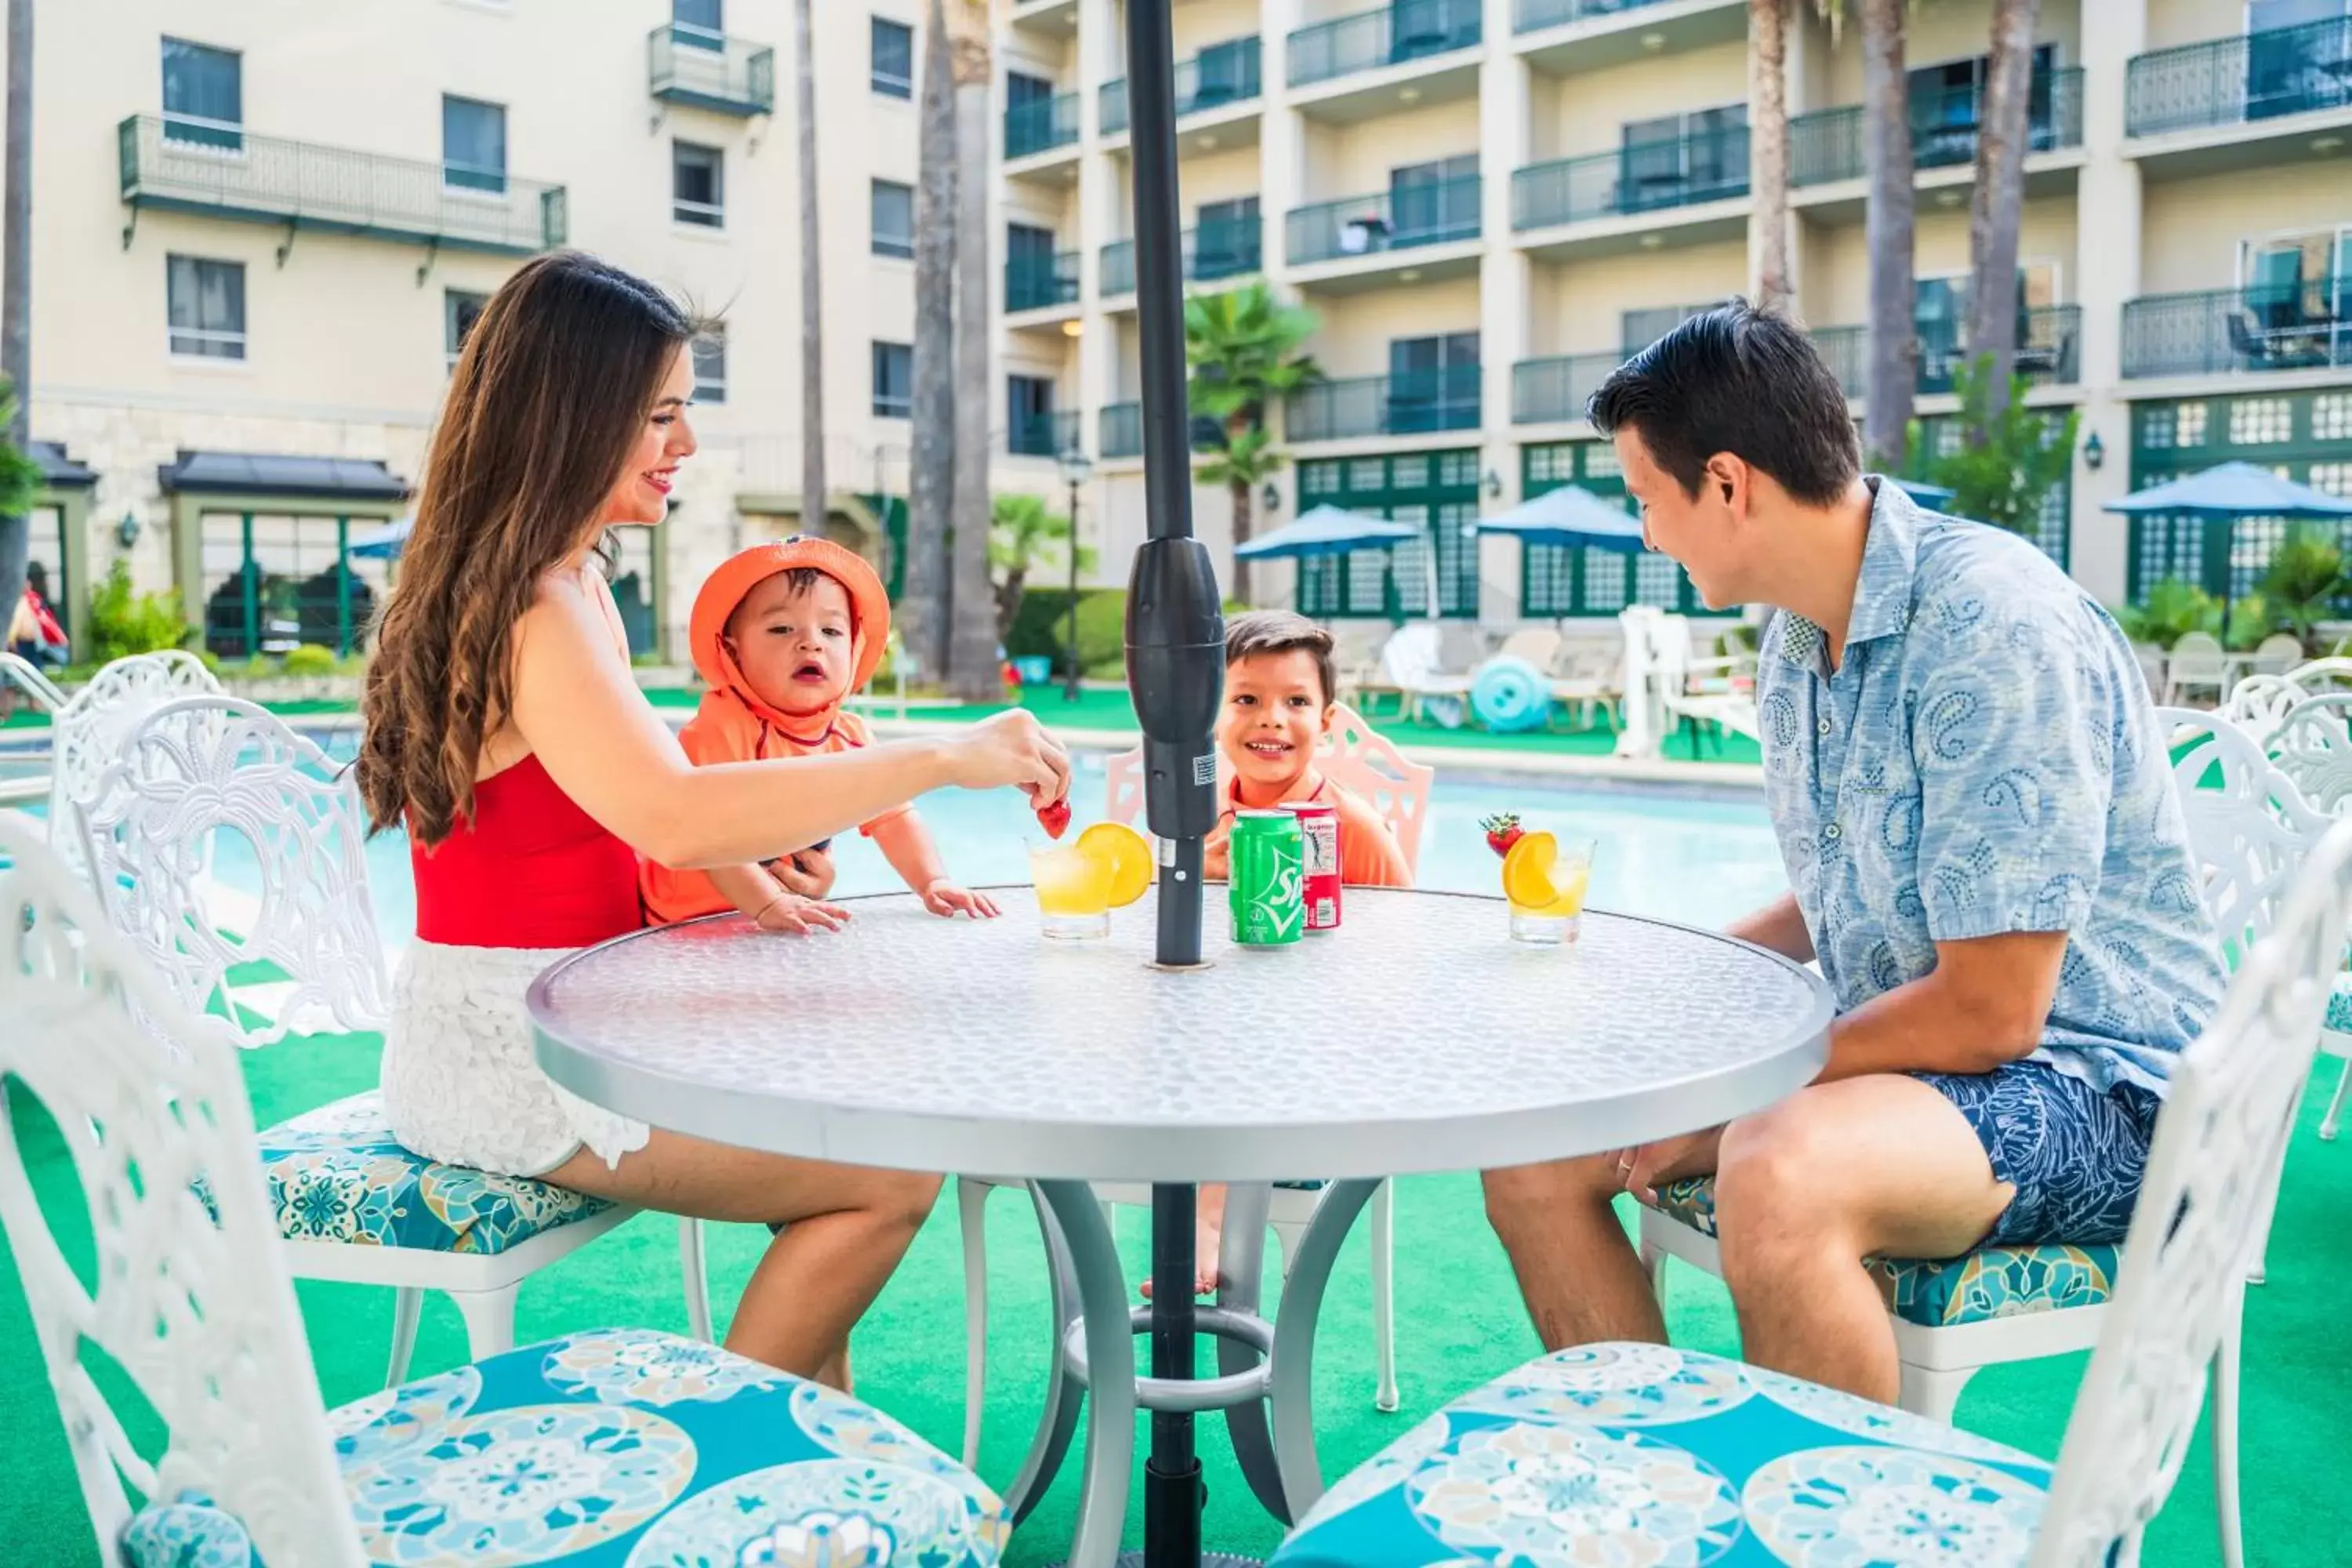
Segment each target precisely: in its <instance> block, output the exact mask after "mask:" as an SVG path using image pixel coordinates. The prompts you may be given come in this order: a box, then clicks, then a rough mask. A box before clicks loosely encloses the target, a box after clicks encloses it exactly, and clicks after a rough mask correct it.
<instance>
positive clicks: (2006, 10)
mask: <svg viewBox="0 0 2352 1568" xmlns="http://www.w3.org/2000/svg"><path fill="white" fill-rule="evenodd" d="M2040 10H2041V0H1993V8H1992V53H1991V56H1990V58H1989V59H1988V60H1987V61H1986V65H1985V85H1984V102H1983V103H1982V105H1980V106H1979V110H1978V113H1977V184H1976V195H1975V196H1974V197H1973V199H1972V200H1971V201H1970V203H1969V325H1968V333H1969V335H1968V343H1969V354H1970V355H1971V356H1976V357H1979V359H1981V358H1983V357H1984V356H1990V361H1991V363H1990V364H1989V365H1984V366H1982V367H1981V368H1980V371H1979V374H1980V375H1981V377H1982V381H1983V388H1984V403H1983V406H1984V413H1985V423H1984V424H1983V425H1980V426H1977V427H1975V428H1973V429H1971V430H1970V431H1969V440H1970V441H1971V442H1976V443H1979V444H1980V443H1982V442H1983V440H1984V439H1985V435H1986V431H1987V430H1989V429H1990V427H1991V426H1993V425H1994V424H1996V423H1998V422H1999V420H2000V414H2001V411H2002V410H2003V409H2004V408H2006V407H2008V406H2009V378H2010V375H2011V373H2012V372H2013V371H2014V370H2015V368H2016V365H2017V303H2018V301H2017V228H2018V223H2019V221H2020V219H2021V216H2022V214H2023V210H2024V205H2025V147H2026V138H2027V135H2028V119H2029V114H2030V111H2031V108H2032V97H2033V24H2034V20H2035V16H2036V13H2038V12H2039V11H2040Z"/></svg>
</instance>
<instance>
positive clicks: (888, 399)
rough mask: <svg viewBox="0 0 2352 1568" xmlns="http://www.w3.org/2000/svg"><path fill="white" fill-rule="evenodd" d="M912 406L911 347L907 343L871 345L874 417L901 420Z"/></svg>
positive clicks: (913, 353) (913, 382) (913, 389)
mask: <svg viewBox="0 0 2352 1568" xmlns="http://www.w3.org/2000/svg"><path fill="white" fill-rule="evenodd" d="M914 407H915V350H914V347H913V345H911V344H908V343H876V344H875V345H874V416H875V417H876V418H877V419H904V418H907V417H908V416H910V415H911V414H913V412H914Z"/></svg>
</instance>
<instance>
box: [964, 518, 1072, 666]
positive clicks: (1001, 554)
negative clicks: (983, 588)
mask: <svg viewBox="0 0 2352 1568" xmlns="http://www.w3.org/2000/svg"><path fill="white" fill-rule="evenodd" d="M992 519H993V527H992V529H991V530H990V534H989V541H988V569H989V570H990V571H991V572H992V573H994V574H996V636H997V640H998V641H1000V642H1002V641H1005V640H1007V639H1009V638H1010V637H1012V636H1013V622H1014V621H1016V620H1018V619H1020V617H1021V601H1022V600H1023V599H1024V598H1025V597H1026V596H1027V595H1028V592H1029V574H1030V573H1031V572H1033V571H1034V570H1036V569H1037V568H1038V567H1040V566H1043V565H1045V564H1048V563H1051V562H1054V561H1055V560H1058V561H1059V562H1061V563H1062V564H1063V565H1064V566H1067V564H1068V563H1069V559H1070V557H1069V555H1068V551H1069V548H1070V520H1069V518H1068V516H1067V515H1066V514H1065V513H1062V512H1057V511H1049V510H1046V506H1045V497H1043V496H1034V495H1027V494H1020V495H1005V496H998V497H997V498H996V501H995V504H994V507H993V508H992ZM1094 557H1095V552H1093V551H1091V550H1088V549H1087V548H1086V547H1085V546H1083V545H1081V546H1079V547H1078V563H1077V564H1078V570H1079V571H1081V572H1087V571H1091V570H1092V569H1093V567H1094ZM1070 657H1071V658H1076V657H1077V650H1076V649H1075V648H1073V649H1071V650H1070Z"/></svg>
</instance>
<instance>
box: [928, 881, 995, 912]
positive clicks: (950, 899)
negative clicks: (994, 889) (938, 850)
mask: <svg viewBox="0 0 2352 1568" xmlns="http://www.w3.org/2000/svg"><path fill="white" fill-rule="evenodd" d="M923 908H925V909H927V910H930V911H931V913H933V914H935V915H970V916H971V918H972V919H974V920H976V921H992V920H994V919H995V918H996V915H997V909H996V902H995V900H992V899H991V898H990V897H989V896H988V895H987V894H985V893H975V892H973V891H972V890H971V889H969V888H959V887H957V886H956V885H955V884H954V883H953V882H950V881H949V880H947V879H945V878H941V879H940V880H938V881H936V882H933V883H932V884H931V885H930V886H929V887H928V888H925V889H923Z"/></svg>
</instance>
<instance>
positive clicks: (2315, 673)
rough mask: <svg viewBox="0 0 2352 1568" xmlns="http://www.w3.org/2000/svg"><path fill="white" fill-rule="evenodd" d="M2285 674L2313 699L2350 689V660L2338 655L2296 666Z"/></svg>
mask: <svg viewBox="0 0 2352 1568" xmlns="http://www.w3.org/2000/svg"><path fill="white" fill-rule="evenodd" d="M2347 640H2352V639H2347ZM2338 646H2339V647H2341V646H2342V645H2341V644H2339V645H2338ZM2286 673H2287V676H2288V678H2289V679H2292V680H2293V681H2294V683H2295V684H2296V685H2297V686H2300V687H2302V688H2303V689H2305V691H2307V692H2309V693H2310V694H2311V695H2312V696H2314V697H2318V696H2322V695H2324V694H2325V693H2327V692H2330V691H2342V690H2347V689H2352V658H2346V657H2345V656H2343V655H2342V654H2340V653H2336V654H2329V655H2328V656H2327V657H2326V658H2315V659H2311V660H2309V661H2307V662H2305V663H2303V664H2298V665H2296V666H2295V667H2294V668H2292V669H2290V670H2288V671H2287V672H2286Z"/></svg>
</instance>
